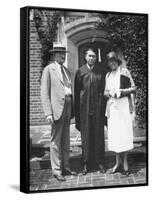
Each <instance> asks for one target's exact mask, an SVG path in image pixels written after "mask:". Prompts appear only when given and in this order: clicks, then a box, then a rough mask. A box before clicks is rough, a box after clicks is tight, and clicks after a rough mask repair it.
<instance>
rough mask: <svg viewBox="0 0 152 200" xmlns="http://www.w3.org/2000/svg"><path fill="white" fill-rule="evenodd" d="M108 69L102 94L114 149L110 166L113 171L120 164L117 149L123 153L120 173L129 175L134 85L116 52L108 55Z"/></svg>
mask: <svg viewBox="0 0 152 200" xmlns="http://www.w3.org/2000/svg"><path fill="white" fill-rule="evenodd" d="M107 59H108V66H109V67H110V69H111V72H108V73H107V75H106V85H105V91H104V95H105V96H106V97H107V98H108V101H107V107H106V116H107V119H108V150H109V151H114V152H115V153H116V163H115V166H114V167H113V168H112V169H111V170H112V171H111V173H115V172H117V171H118V170H119V167H120V153H121V154H122V156H123V159H122V161H123V173H124V174H126V175H129V170H128V162H127V151H128V150H131V149H133V122H132V112H133V104H132V93H134V92H135V90H136V87H135V84H134V82H133V79H132V77H131V74H130V72H129V71H128V69H127V68H121V63H122V62H121V61H120V60H119V59H118V57H117V55H116V53H115V52H110V53H109V54H108V55H107Z"/></svg>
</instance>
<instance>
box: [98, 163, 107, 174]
mask: <svg viewBox="0 0 152 200" xmlns="http://www.w3.org/2000/svg"><path fill="white" fill-rule="evenodd" d="M99 170H100V173H102V174H105V173H106V169H105V168H104V166H103V165H101V164H99Z"/></svg>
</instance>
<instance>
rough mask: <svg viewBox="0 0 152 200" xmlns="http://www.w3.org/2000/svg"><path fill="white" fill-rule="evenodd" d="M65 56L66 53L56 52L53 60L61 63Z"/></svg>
mask: <svg viewBox="0 0 152 200" xmlns="http://www.w3.org/2000/svg"><path fill="white" fill-rule="evenodd" d="M65 58H66V53H64V52H57V53H55V61H56V62H58V63H59V64H61V65H62V64H63V63H64V62H65Z"/></svg>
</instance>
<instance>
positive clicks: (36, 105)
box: [29, 20, 46, 125]
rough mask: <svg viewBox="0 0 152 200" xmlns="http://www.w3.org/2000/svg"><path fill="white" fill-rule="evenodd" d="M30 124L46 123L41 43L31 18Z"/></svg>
mask: <svg viewBox="0 0 152 200" xmlns="http://www.w3.org/2000/svg"><path fill="white" fill-rule="evenodd" d="M29 48H30V66H29V68H30V72H29V73H30V78H29V84H30V91H29V92H30V124H31V125H36V124H37V125H38V124H43V123H46V122H45V120H44V113H43V109H42V105H41V99H40V70H41V55H40V52H41V51H40V50H41V43H40V41H39V38H38V34H37V30H36V27H35V23H34V21H33V20H30V45H29Z"/></svg>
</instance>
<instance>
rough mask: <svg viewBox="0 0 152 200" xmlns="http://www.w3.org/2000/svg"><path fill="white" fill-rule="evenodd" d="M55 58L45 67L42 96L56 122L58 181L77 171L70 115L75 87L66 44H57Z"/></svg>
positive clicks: (54, 154)
mask: <svg viewBox="0 0 152 200" xmlns="http://www.w3.org/2000/svg"><path fill="white" fill-rule="evenodd" d="M52 52H53V54H54V60H55V61H54V62H53V63H51V64H49V65H48V66H46V67H45V68H44V70H43V74H42V80H41V99H42V105H43V108H44V113H45V116H46V119H47V120H48V122H49V123H50V124H51V126H52V130H51V143H50V160H51V167H52V174H53V176H54V177H55V178H56V179H57V180H58V181H65V178H64V175H76V173H75V172H72V171H71V170H70V165H69V145H70V136H69V129H70V119H71V118H72V107H73V106H72V104H73V102H72V88H71V77H70V72H69V71H68V69H67V68H66V67H65V66H63V63H64V62H65V58H66V53H67V51H66V48H65V47H63V46H62V45H61V44H56V45H55V46H54V48H53V50H52Z"/></svg>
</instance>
